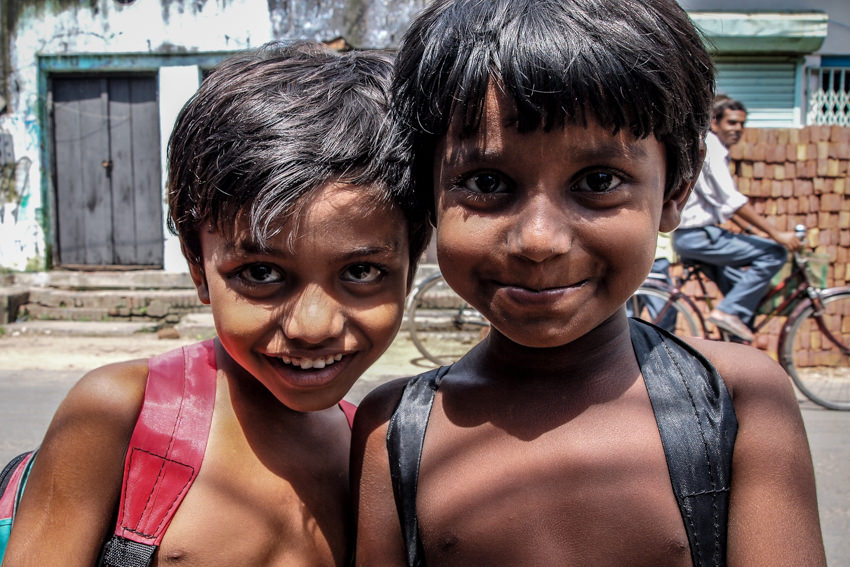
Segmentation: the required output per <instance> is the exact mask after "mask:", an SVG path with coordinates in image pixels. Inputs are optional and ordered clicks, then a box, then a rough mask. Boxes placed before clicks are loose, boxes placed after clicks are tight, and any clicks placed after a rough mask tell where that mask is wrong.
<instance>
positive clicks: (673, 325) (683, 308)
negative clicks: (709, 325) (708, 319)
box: [626, 283, 704, 337]
mask: <svg viewBox="0 0 850 567" xmlns="http://www.w3.org/2000/svg"><path fill="white" fill-rule="evenodd" d="M626 312H627V313H628V314H629V316H630V317H636V318H638V319H643V320H644V321H648V322H650V323H653V324H654V325H657V326H659V327H661V328H662V329H666V330H668V331H670V332H671V333H675V334H676V335H679V336H680V337H702V336H704V333H703V332H702V326H701V325H700V323H699V316H698V315H696V313H695V312H694V308H692V307H691V306H690V305H688V304H687V302H685V301H684V300H683V299H681V298H674V297H673V295H672V294H671V292H670V291H669V290H667V289H665V288H662V287H661V286H658V287H655V286H653V285H649V284H648V283H644V284H643V285H642V286H640V287H639V288H638V289H637V291H635V293H634V295H632V296H631V297H630V298H629V300H628V301H627V302H626Z"/></svg>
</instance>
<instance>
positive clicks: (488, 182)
mask: <svg viewBox="0 0 850 567" xmlns="http://www.w3.org/2000/svg"><path fill="white" fill-rule="evenodd" d="M464 186H465V187H466V188H467V189H469V190H471V191H475V192H477V193H485V194H486V193H500V192H503V191H506V190H507V185H506V184H505V182H504V180H503V179H502V177H501V176H500V175H497V174H495V173H478V174H476V175H473V176H471V177H469V178H467V180H466V182H465V183H464Z"/></svg>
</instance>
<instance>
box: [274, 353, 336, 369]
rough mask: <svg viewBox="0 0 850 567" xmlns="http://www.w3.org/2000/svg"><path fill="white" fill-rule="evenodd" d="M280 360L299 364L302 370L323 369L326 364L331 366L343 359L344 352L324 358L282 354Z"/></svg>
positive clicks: (295, 364)
mask: <svg viewBox="0 0 850 567" xmlns="http://www.w3.org/2000/svg"><path fill="white" fill-rule="evenodd" d="M280 360H281V361H283V363H284V364H291V365H292V366H297V367H298V368H300V369H301V370H310V369H312V368H316V369H321V368H324V367H326V366H330V365H331V364H333V363H334V362H339V361H340V360H342V354H333V355H329V356H326V357H324V358H291V357H288V356H281V357H280Z"/></svg>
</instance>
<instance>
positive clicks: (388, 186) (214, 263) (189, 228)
mask: <svg viewBox="0 0 850 567" xmlns="http://www.w3.org/2000/svg"><path fill="white" fill-rule="evenodd" d="M390 70H391V60H390V59H389V57H388V56H386V55H384V54H380V53H375V52H350V53H336V52H333V51H330V50H328V49H326V48H324V47H322V46H320V45H316V44H307V43H296V44H291V45H288V46H281V45H276V44H270V45H267V46H264V47H263V48H261V49H259V50H256V51H251V52H246V53H244V54H240V55H236V56H234V57H231V58H230V59H228V60H226V61H225V62H223V63H222V64H221V65H220V66H219V67H218V68H217V69H216V70H215V71H214V72H213V73H212V74H211V75H210V76H209V77H208V78H206V79H205V80H204V82H203V83H202V85H201V87H200V89H199V91H198V92H197V93H196V94H195V95H194V96H193V97H192V99H191V100H190V101H189V102H188V103H187V104H186V106H185V107H184V108H183V110H182V111H181V113H180V115H179V117H178V119H177V123H176V126H175V128H174V131H173V133H172V136H171V140H170V142H169V148H168V160H169V170H168V199H169V205H170V211H169V225H170V227H171V228H172V230H174V231H175V232H176V233H177V234H178V235H179V237H180V240H181V244H182V247H183V252H184V254H185V256H186V258H187V260H188V262H189V270H190V273H191V276H192V279H193V281H194V282H195V285H196V287H197V290H198V295H199V297H200V299H201V300H202V301H203V302H204V303H207V304H209V305H210V306H211V308H212V313H213V317H214V319H215V324H216V330H217V337H216V338H215V339H214V340H210V341H207V342H203V343H199V344H196V345H192V346H189V347H185V348H183V349H178V350H176V351H172V352H170V353H167V354H165V355H162V356H159V357H155V358H152V359H150V360H135V361H128V362H122V363H118V364H112V365H108V366H105V367H102V368H99V369H96V370H94V371H92V372H89V373H88V374H87V375H86V376H84V377H83V378H82V379H81V380H80V382H79V383H78V384H77V385H76V386H75V387H74V388H73V389H72V390H71V392H70V393H69V394H68V396H67V398H66V399H65V400H64V401H63V403H62V404H61V405H60V407H59V409H58V410H57V412H56V415H55V416H54V419H53V421H52V423H51V425H50V427H49V429H48V432H47V434H46V436H45V438H44V441H43V443H42V445H41V447H40V448H39V451H38V454H37V456H36V457H35V459H34V460H31V461H30V462H31V463H32V466H31V468H30V469H29V471H28V478H27V479H26V489H25V490H23V495H22V497H21V498H20V502H19V503H17V504H15V503H14V500H15V498H12V501H13V504H12V506H13V508H14V514H15V517H14V524H13V525H12V531H11V537H10V539H9V542H8V547H7V548H6V555H5V558H4V563H3V565H4V567H16V566H21V565H39V566H49V565H63V566H68V565H80V566H83V565H85V566H89V565H93V564H103V565H116V566H123V565H146V564H151V563H154V564H156V563H158V564H161V565H164V564H165V563H166V562H168V561H180V562H181V564H183V565H252V566H264V565H269V566H270V565H311V566H313V565H315V566H321V565H345V564H348V563H349V561H350V559H351V553H352V551H353V542H352V541H351V533H352V527H353V526H352V525H351V514H350V506H349V482H348V459H349V445H350V418H351V413H352V412H351V409H352V408H351V406H350V404H345V403H344V402H341V401H340V400H342V397H343V396H344V395H345V394H346V392H347V391H348V390H349V388H350V387H351V385H352V384H353V383H354V381H355V380H356V379H357V378H358V377H359V376H360V375H361V374H362V373H363V371H364V370H366V369H367V368H368V367H369V366H370V365H371V364H372V363H373V362H374V361H375V360H376V359H377V358H378V357H379V356H380V355H381V354H382V353H383V351H384V350H385V349H386V348H387V347H388V346H389V345H390V343H391V342H392V339H393V337H394V336H395V334H396V331H397V330H398V328H399V326H400V324H401V317H402V310H403V305H404V299H405V296H406V293H407V291H408V288H409V286H410V281H411V278H412V276H413V273H414V269H415V264H416V259H417V258H418V257H419V256H420V254H421V252H422V250H423V249H424V246H425V243H426V242H427V238H428V236H429V228H428V223H427V218H426V216H425V215H424V214H423V213H420V212H419V211H418V210H417V209H416V208H415V207H414V206H413V205H412V203H411V202H409V201H407V200H405V199H404V198H402V197H401V196H400V195H399V194H398V193H397V189H396V188H397V187H399V186H400V185H402V183H400V181H399V179H400V177H401V176H403V175H404V174H405V173H404V170H403V169H401V167H400V164H401V160H400V159H399V158H398V156H395V155H394V152H395V145H394V144H393V143H391V141H390V140H389V139H388V137H387V136H386V135H385V134H384V127H385V122H386V120H385V117H386V110H387V105H388V96H387V90H388V88H387V87H388V80H389V76H390ZM340 410H342V411H340ZM13 468H14V467H13ZM16 470H17V469H16ZM21 472H23V470H21ZM11 476H12V477H15V478H10V480H9V482H8V485H9V486H7V487H6V490H5V493H9V491H10V490H11V491H12V494H13V495H19V494H20V490H19V488H21V486H22V482H21V481H22V480H23V478H22V477H23V476H24V475H23V474H18V473H17V472H15V471H13V472H12V473H11ZM12 485H14V486H12Z"/></svg>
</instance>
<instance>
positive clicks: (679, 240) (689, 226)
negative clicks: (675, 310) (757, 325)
mask: <svg viewBox="0 0 850 567" xmlns="http://www.w3.org/2000/svg"><path fill="white" fill-rule="evenodd" d="M746 120H747V109H746V108H745V107H744V105H743V104H742V103H741V102H739V101H737V100H734V99H732V98H729V97H726V96H718V98H717V99H716V100H715V103H714V107H713V109H712V120H711V132H709V133H708V135H707V137H706V140H705V145H706V155H705V163H704V164H703V167H702V172H701V173H700V176H699V179H697V182H696V184H695V185H694V189H693V192H692V193H691V196H690V198H689V199H688V202H687V204H686V205H685V208H684V209H683V211H682V221H681V223H680V224H679V227H678V228H677V229H676V230H675V232H673V248H674V250H675V251H676V253H677V254H678V255H679V257H680V258H681V259H682V260H685V261H687V260H692V261H697V262H700V263H701V264H704V265H707V266H708V267H709V268H713V270H711V269H709V270H707V273H708V274H709V275H710V276H711V278H712V279H713V280H714V281H715V282H716V283H717V285H718V287H719V288H720V291H721V292H722V293H723V294H724V298H723V300H722V301H721V302H720V303H719V304H718V306H717V308H716V309H713V310H712V311H711V313H710V314H709V316H708V320H709V321H710V322H711V323H713V324H714V325H716V326H717V327H719V328H721V329H723V330H724V331H728V332H729V333H732V334H734V335H736V336H738V337H740V338H742V339H744V340H746V341H752V340H753V333H752V331H751V330H750V327H749V326H748V325H750V324H751V323H752V319H753V314H754V313H755V309H756V307H757V306H758V303H759V301H760V300H761V298H762V296H763V295H764V293H765V290H766V289H767V287H768V286H769V285H770V280H771V278H772V277H773V276H774V274H776V273H777V272H778V271H779V270H780V269H781V268H782V266H783V265H784V264H785V260H786V257H787V252H786V250H785V249H786V248H787V249H788V250H791V251H795V250H798V249H800V247H801V246H802V244H801V243H800V241H799V240H798V239H797V237H796V235H795V234H794V232H793V231H788V232H785V231H779V230H776V228H775V227H773V226H771V225H770V224H769V223H768V222H767V221H766V219H764V218H763V217H762V216H761V215H759V214H758V213H757V212H756V211H755V209H754V208H753V207H752V206H751V205H750V204H749V202H748V200H747V197H746V196H744V195H743V194H741V193H739V192H738V190H737V188H736V187H735V181H734V179H733V178H732V174H731V172H730V170H729V148H730V147H731V146H732V145H734V144H736V143H737V142H738V141H740V139H741V136H742V134H743V132H744V123H745V122H746ZM730 219H731V220H732V222H734V223H735V224H737V225H738V226H740V227H741V228H742V229H743V231H744V233H746V234H740V233H736V232H731V231H729V230H726V229H724V228H721V227H720V226H719V225H720V224H723V223H724V222H726V221H728V220H730ZM753 228H756V229H758V230H759V231H761V232H762V233H764V234H766V235H767V236H769V237H770V240H768V239H767V238H762V237H759V236H752V234H753V232H754V230H753Z"/></svg>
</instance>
